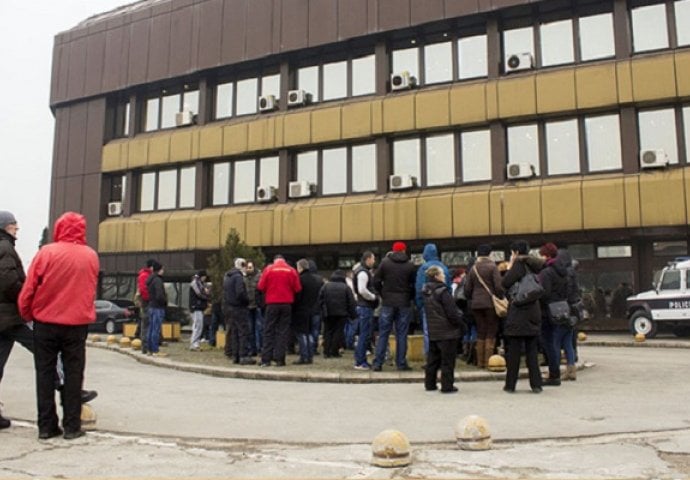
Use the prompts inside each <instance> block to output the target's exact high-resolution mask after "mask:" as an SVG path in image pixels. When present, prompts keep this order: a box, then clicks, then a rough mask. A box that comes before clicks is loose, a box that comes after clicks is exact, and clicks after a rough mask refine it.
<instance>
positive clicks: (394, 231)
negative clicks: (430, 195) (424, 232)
mask: <svg viewBox="0 0 690 480" xmlns="http://www.w3.org/2000/svg"><path fill="white" fill-rule="evenodd" d="M383 221H384V224H383V225H384V227H383V232H384V239H385V240H393V241H395V240H408V239H412V238H417V199H416V198H388V199H386V202H385V203H384V205H383Z"/></svg>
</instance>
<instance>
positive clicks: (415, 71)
mask: <svg viewBox="0 0 690 480" xmlns="http://www.w3.org/2000/svg"><path fill="white" fill-rule="evenodd" d="M402 72H409V73H410V75H412V76H413V77H415V78H417V79H419V49H418V48H417V47H412V48H404V49H401V50H393V73H402Z"/></svg>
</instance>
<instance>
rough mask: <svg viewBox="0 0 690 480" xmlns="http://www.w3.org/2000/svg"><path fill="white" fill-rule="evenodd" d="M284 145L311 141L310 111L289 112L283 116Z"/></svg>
mask: <svg viewBox="0 0 690 480" xmlns="http://www.w3.org/2000/svg"><path fill="white" fill-rule="evenodd" d="M283 136H284V140H285V146H287V147H289V146H293V145H306V144H308V143H310V142H311V113H310V112H300V113H291V114H289V115H285V117H283Z"/></svg>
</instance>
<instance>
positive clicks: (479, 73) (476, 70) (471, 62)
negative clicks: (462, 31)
mask: <svg viewBox="0 0 690 480" xmlns="http://www.w3.org/2000/svg"><path fill="white" fill-rule="evenodd" d="M458 69H459V71H458V78H459V79H460V80H466V79H468V78H478V77H486V76H487V75H488V56H487V43H486V35H475V36H472V37H464V38H461V39H459V40H458Z"/></svg>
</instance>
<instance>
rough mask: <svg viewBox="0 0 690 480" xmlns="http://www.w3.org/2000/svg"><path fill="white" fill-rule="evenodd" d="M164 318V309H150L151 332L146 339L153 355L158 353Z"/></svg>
mask: <svg viewBox="0 0 690 480" xmlns="http://www.w3.org/2000/svg"><path fill="white" fill-rule="evenodd" d="M163 318H165V309H164V308H154V307H149V332H148V335H147V337H146V342H147V346H148V349H149V352H151V353H158V348H159V347H160V337H161V325H162V324H163Z"/></svg>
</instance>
